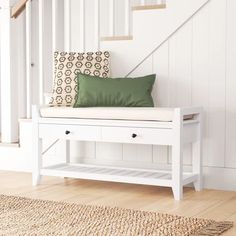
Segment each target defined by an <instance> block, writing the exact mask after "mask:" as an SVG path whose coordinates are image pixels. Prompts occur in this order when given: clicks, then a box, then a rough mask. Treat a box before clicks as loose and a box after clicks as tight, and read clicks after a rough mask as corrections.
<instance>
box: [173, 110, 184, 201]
mask: <svg viewBox="0 0 236 236" xmlns="http://www.w3.org/2000/svg"><path fill="white" fill-rule="evenodd" d="M181 117H182V113H181V110H180V109H176V112H175V120H174V127H173V131H174V133H173V136H174V142H173V145H172V181H173V185H172V191H173V194H174V198H175V199H176V200H181V199H182V198H183V142H182V135H183V134H182V130H183V124H182V120H181V119H182V118H181Z"/></svg>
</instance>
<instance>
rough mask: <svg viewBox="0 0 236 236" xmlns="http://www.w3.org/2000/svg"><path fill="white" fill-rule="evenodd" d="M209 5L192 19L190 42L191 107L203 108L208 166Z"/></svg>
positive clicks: (203, 132)
mask: <svg viewBox="0 0 236 236" xmlns="http://www.w3.org/2000/svg"><path fill="white" fill-rule="evenodd" d="M208 19H209V5H207V6H206V7H205V8H204V9H203V10H202V11H201V12H199V13H198V14H197V15H196V16H195V17H194V18H193V42H192V92H191V93H192V105H195V106H200V105H201V106H203V108H204V115H203V117H202V138H203V140H202V145H203V154H202V155H203V164H204V165H208V159H209V156H208V148H209V143H208V142H209V139H208V137H209V135H208V122H207V121H208V110H209V101H208V98H209V96H208V93H209V90H210V87H209V66H208V65H209V44H210V42H209V20H208Z"/></svg>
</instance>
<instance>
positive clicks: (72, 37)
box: [1, 0, 208, 143]
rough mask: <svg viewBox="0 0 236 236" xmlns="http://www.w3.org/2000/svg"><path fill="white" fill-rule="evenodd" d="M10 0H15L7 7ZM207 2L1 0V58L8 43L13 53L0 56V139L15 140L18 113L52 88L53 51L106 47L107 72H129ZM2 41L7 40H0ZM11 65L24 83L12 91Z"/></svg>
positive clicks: (8, 51)
mask: <svg viewBox="0 0 236 236" xmlns="http://www.w3.org/2000/svg"><path fill="white" fill-rule="evenodd" d="M9 2H10V3H9ZM13 2H14V3H15V4H14V5H13V7H12V3H13ZM207 2H208V1H207V0H198V1H195V0H183V1H181V4H180V2H179V1H178V0H167V1H163V0H162V1H143V0H141V1H135V0H122V1H120V0H119V1H118V0H116V1H115V0H91V1H85V0H76V1H74V0H50V1H49V0H32V1H29V0H18V1H3V3H1V4H3V5H4V4H5V5H4V6H2V9H1V12H2V13H4V14H2V20H1V22H7V24H5V26H4V27H5V30H6V29H7V30H10V31H9V32H10V34H9V35H4V34H2V36H1V37H2V48H3V47H5V48H4V50H2V51H1V56H2V58H4V57H5V55H6V54H8V55H12V53H13V52H12V51H13V50H12V49H14V50H16V51H17V53H18V55H19V56H18V58H17V60H16V59H15V58H13V57H9V58H8V57H7V58H8V60H4V59H3V60H2V62H1V65H2V67H1V68H4V69H2V71H1V78H2V86H3V87H4V90H2V91H4V92H3V93H2V96H1V99H2V109H4V111H7V112H4V113H3V112H2V113H1V121H2V125H1V126H2V137H3V140H2V141H3V142H5V143H15V142H17V141H18V138H17V137H18V132H17V130H18V129H17V126H18V119H19V118H27V119H30V118H31V105H32V104H33V103H34V104H35V103H39V104H43V103H45V93H47V92H49V93H50V92H51V89H52V81H53V79H52V78H53V57H52V53H53V52H54V51H56V50H67V51H94V50H109V51H110V52H111V56H112V60H111V66H112V74H113V76H128V75H132V73H133V72H134V71H135V70H136V69H137V68H138V67H139V66H140V65H142V63H144V62H145V60H147V59H148V58H149V57H150V56H151V55H152V53H153V52H155V51H156V50H157V49H158V48H159V47H160V46H161V45H162V44H163V43H164V42H166V41H167V40H168V39H169V38H170V37H171V36H172V35H173V34H174V33H176V32H177V31H178V30H179V29H180V28H181V27H182V26H183V25H184V24H185V23H186V22H187V21H188V20H189V19H191V17H192V16H194V14H196V12H198V11H199V10H200V9H201V8H202V7H203V6H204V5H205V4H206V3H207ZM183 6H184V7H183ZM91 15H93V18H92V19H89V18H88V16H91ZM10 17H11V19H10ZM19 25H20V27H18V26H19ZM20 30H21V32H20ZM20 34H22V35H20ZM14 39H17V40H14ZM19 41H20V42H21V45H19ZM4 42H10V44H8V43H6V44H5V45H4ZM22 44H23V47H22ZM14 53H15V52H14ZM12 68H18V69H19V68H23V72H21V77H19V78H17V80H18V81H19V84H23V86H24V89H23V90H22V89H20V90H19V88H18V93H17V94H15V93H14V92H13V90H12V85H13V84H14V81H15V78H13V77H15V76H17V73H16V72H15V73H16V75H15V74H12V73H11V71H12ZM21 70H22V69H21ZM4 78H6V79H4ZM8 78H10V79H8ZM19 84H18V85H17V86H18V87H19ZM21 86H22V85H21ZM13 95H14V96H13ZM22 95H23V99H22ZM17 96H18V97H17ZM19 96H20V97H19ZM19 99H21V101H23V102H21V103H24V104H23V106H22V107H21V108H18V113H17V114H16V113H15V112H13V111H14V107H15V104H18V100H19ZM4 104H5V105H4ZM4 106H5V108H4ZM6 107H10V108H11V109H10V110H9V109H6ZM9 121H10V122H9ZM9 124H10V125H9Z"/></svg>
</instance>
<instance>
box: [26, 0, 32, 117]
mask: <svg viewBox="0 0 236 236" xmlns="http://www.w3.org/2000/svg"><path fill="white" fill-rule="evenodd" d="M31 20H32V19H31V1H28V2H27V3H26V14H25V21H26V22H25V23H26V27H25V30H26V31H25V34H26V35H25V40H26V117H27V118H31V105H32V94H31V77H32V76H31V74H32V73H31V69H32V66H31V64H32V61H31Z"/></svg>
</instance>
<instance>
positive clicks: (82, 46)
mask: <svg viewBox="0 0 236 236" xmlns="http://www.w3.org/2000/svg"><path fill="white" fill-rule="evenodd" d="M79 7H80V10H79V12H80V14H79V22H80V23H79V25H80V36H79V37H80V51H81V52H84V51H85V10H86V9H85V0H80V6H79Z"/></svg>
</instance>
